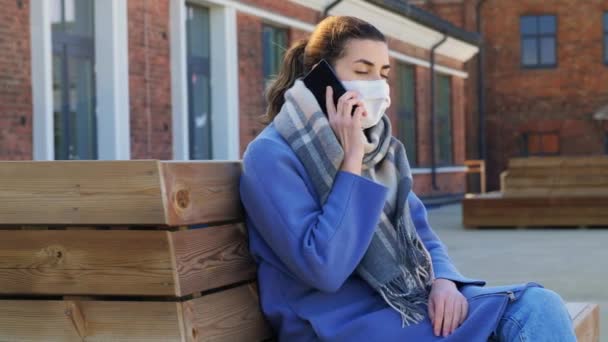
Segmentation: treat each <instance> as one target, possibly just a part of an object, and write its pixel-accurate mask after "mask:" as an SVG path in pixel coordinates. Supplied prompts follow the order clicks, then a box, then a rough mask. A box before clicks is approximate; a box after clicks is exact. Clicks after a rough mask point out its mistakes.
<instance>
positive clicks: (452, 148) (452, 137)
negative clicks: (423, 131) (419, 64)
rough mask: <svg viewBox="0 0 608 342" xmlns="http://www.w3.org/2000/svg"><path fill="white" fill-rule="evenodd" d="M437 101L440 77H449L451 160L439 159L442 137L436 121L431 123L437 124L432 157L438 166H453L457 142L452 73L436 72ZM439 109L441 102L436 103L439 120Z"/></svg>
mask: <svg viewBox="0 0 608 342" xmlns="http://www.w3.org/2000/svg"><path fill="white" fill-rule="evenodd" d="M434 77H435V87H436V88H435V99H434V100H435V101H439V100H438V99H439V94H440V92H439V86H440V81H439V80H440V79H442V78H443V79H447V81H448V85H449V90H450V93H449V96H448V97H447V98H448V100H449V114H448V117H449V119H450V125H449V130H448V131H449V132H450V158H449V159H450V160H448V161H442V160H439V158H438V157H437V156H438V155H440V154H441V150H439V152H437V151H438V146H439V139H440V135H439V134H440V132H439V130H438V129H437V124H436V122H435V123H431V124H435V137H433V139H435V141H434V144H435V154H436V155H434V156H432V158H434V159H435V164H436V166H437V167H445V166H452V165H454V154H455V153H454V148H455V144H454V88H453V85H452V77H453V76H452V75H447V74H442V73H436V74H435V76H434ZM439 109H440V104H439V102H436V103H435V121H438V116H439Z"/></svg>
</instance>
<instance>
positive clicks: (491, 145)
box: [483, 0, 608, 188]
mask: <svg viewBox="0 0 608 342" xmlns="http://www.w3.org/2000/svg"><path fill="white" fill-rule="evenodd" d="M607 10H608V1H605V0H604V1H567V0H556V1H551V2H547V1H535V0H522V1H517V2H513V1H511V2H500V1H490V2H489V3H488V4H487V5H486V7H485V8H484V12H483V16H484V17H485V18H494V19H493V20H485V24H484V28H483V29H484V32H485V34H486V36H487V40H488V54H487V67H486V70H487V71H486V76H487V83H486V85H487V95H488V96H487V113H488V132H487V141H488V149H489V150H488V153H489V156H490V160H489V172H490V174H489V176H490V178H489V181H490V187H491V188H497V186H498V175H499V172H500V171H501V170H503V169H505V168H506V165H507V164H506V163H507V161H508V158H511V157H515V156H518V155H519V153H520V145H519V143H520V139H521V135H522V133H523V132H525V131H528V130H535V131H547V130H556V131H558V132H559V134H560V145H561V146H560V147H561V152H562V154H563V155H591V154H601V153H603V152H604V151H603V149H604V145H603V139H604V134H603V133H604V132H605V130H606V128H605V127H603V124H602V123H601V122H598V121H594V120H592V119H591V116H592V113H593V112H594V111H595V110H597V109H599V108H600V107H601V106H602V105H606V104H608V88H607V87H606V85H607V84H608V66H606V65H604V64H603V62H602V49H603V44H602V39H603V38H602V29H601V27H602V26H601V25H602V13H603V12H604V11H607ZM524 14H555V15H556V16H557V21H558V24H557V62H558V67H557V68H554V69H540V70H530V69H522V68H521V67H520V43H519V39H520V37H519V34H520V33H519V18H520V16H521V15H524Z"/></svg>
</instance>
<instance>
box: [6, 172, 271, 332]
mask: <svg viewBox="0 0 608 342" xmlns="http://www.w3.org/2000/svg"><path fill="white" fill-rule="evenodd" d="M240 173H241V163H240V162H238V161H235V162H216V161H200V162H199V161H189V162H177V161H158V160H133V161H48V162H47V161H22V162H0V224H1V225H0V267H1V268H2V269H4V270H5V272H3V273H2V275H0V295H1V296H2V297H3V298H4V300H1V299H0V312H12V314H11V318H10V320H11V323H10V324H8V323H7V324H4V323H3V322H4V321H3V320H2V317H0V331H2V332H3V333H2V336H3V338H9V337H10V338H9V339H11V338H14V340H20V339H27V338H39V339H41V340H44V339H45V338H46V337H48V336H42V335H40V336H38V335H36V336H31V335H27V336H26V335H23V334H30V333H31V332H32V331H39V332H42V333H49V334H54V335H53V336H55V337H57V336H61V337H62V339H65V340H69V339H70V338H71V337H70V336H67V335H65V336H64V335H62V334H64V333H67V332H70V329H68V328H69V327H68V328H65V327H64V326H62V325H61V324H67V325H73V329H72V330H75V331H78V334H79V335H80V337H81V338H83V337H84V336H87V337H91V338H93V337H98V338H99V337H103V336H106V337H107V336H114V338H116V339H118V340H120V339H121V336H122V337H123V338H125V337H127V336H129V338H130V337H133V336H135V335H137V336H140V337H141V338H142V340H146V338H150V340H151V339H152V337H151V336H148V335H145V334H146V333H148V334H153V335H154V336H164V337H163V338H164V339H163V340H165V341H171V340H182V339H184V338H185V339H187V340H208V339H213V340H217V341H221V340H247V341H262V340H264V339H266V338H268V337H271V336H272V331H271V329H270V328H269V326H268V324H267V322H266V321H265V319H264V317H263V315H262V314H261V311H260V308H259V299H258V294H257V287H256V286H257V285H256V268H255V264H254V262H253V261H252V259H251V257H250V255H249V249H248V240H247V231H246V229H245V225H244V223H243V208H242V204H241V202H240V198H239V179H240ZM194 227H198V228H196V229H194ZM11 296H15V298H14V300H12V299H11ZM40 296H46V298H45V297H40ZM49 296H52V298H56V299H59V300H61V301H60V302H59V301H57V300H49ZM108 300H110V301H108ZM66 307H68V308H69V313H70V315H68V316H69V317H66V315H67V314H66V313H65V312H67V311H66ZM41 308H48V310H47V311H44V312H43V313H40V310H42V309H41ZM11 310H13V311H11ZM129 315H130V316H129ZM117 316H118V317H132V319H135V320H137V324H135V325H133V324H132V322H129V320H127V319H125V320H124V322H123V321H120V320H118V319H117V318H116V317H117ZM32 317H34V318H36V319H34V320H32ZM41 321H44V322H46V321H48V322H55V323H57V322H60V323H61V324H59V323H57V324H55V323H53V324H55V325H52V324H51V325H49V326H48V327H46V326H45V327H42V326H41V325H40V324H42V323H41ZM87 322H89V323H87ZM172 322H174V324H173V323H172ZM45 324H46V323H45ZM172 324H173V325H172ZM30 325H31V327H30ZM87 327H88V328H87ZM91 327H93V328H94V330H95V331H92V330H91V329H93V328H91ZM138 329H139V330H138ZM140 330H141V331H140ZM91 334H93V335H91ZM121 334H124V335H121ZM49 336H50V335H49ZM146 336H148V337H146ZM72 337H73V336H72ZM144 337H145V338H144ZM102 339H103V338H102Z"/></svg>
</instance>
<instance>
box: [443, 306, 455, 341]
mask: <svg viewBox="0 0 608 342" xmlns="http://www.w3.org/2000/svg"><path fill="white" fill-rule="evenodd" d="M453 317H454V301H453V300H452V298H448V299H446V300H445V303H444V313H443V336H444V337H445V336H448V333H449V332H450V329H451V327H452V319H453Z"/></svg>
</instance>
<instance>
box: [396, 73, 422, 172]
mask: <svg viewBox="0 0 608 342" xmlns="http://www.w3.org/2000/svg"><path fill="white" fill-rule="evenodd" d="M395 64H396V65H395V66H396V69H397V70H396V76H397V80H396V82H397V87H396V88H397V91H398V97H397V99H403V98H405V96H403V95H402V94H403V91H404V89H402V87H401V86H402V84H403V83H402V82H405V81H404V80H401V79H400V77H401V75H403V73H404V72H405V70H407V69H409V70H410V71H411V72H412V91H413V94H412V95H413V96H412V99H413V103H412V108H413V109H412V110H411V111H407V110H404V111H401V108H400V106H399V105H400V104H401V103H400V100H398V103H397V107H396V109H395V111H396V114H397V133H398V134H397V135H398V137H399V140H400V141H401V142H402V144H403V145H404V147H405V148H406V153H407V145H406V144H405V140H404V139H403V135H402V133H403V131H404V127H403V124H404V123H403V120H402V119H403V115H406V116H407V115H411V119H412V124H413V132H414V138H413V141H414V146H413V147H411V149H413V151H414V155H413V156H412V155H411V154H410V153H407V158H408V161H409V163H410V166H411V167H416V166H418V159H419V155H418V154H419V153H418V138H419V134H418V113H417V112H418V111H417V110H418V100H417V98H416V87H417V80H416V66H415V65H412V64H408V63H404V62H401V61H396V62H395Z"/></svg>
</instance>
